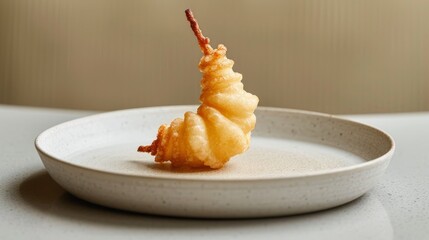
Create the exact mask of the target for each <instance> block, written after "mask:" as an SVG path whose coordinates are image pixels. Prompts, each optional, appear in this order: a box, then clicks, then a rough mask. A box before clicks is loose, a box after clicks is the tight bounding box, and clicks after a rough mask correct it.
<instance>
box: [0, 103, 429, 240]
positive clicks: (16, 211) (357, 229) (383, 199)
mask: <svg viewBox="0 0 429 240" xmlns="http://www.w3.org/2000/svg"><path fill="white" fill-rule="evenodd" d="M88 114H91V113H90V112H83V111H68V110H58V109H43V108H29V107H17V106H7V105H0V166H1V168H0V184H1V185H0V186H1V188H0V204H1V205H0V239H2V240H3V239H78V240H83V239H143V238H145V239H175V240H177V239H219V238H221V239H248V240H251V239H262V238H266V239H286V238H287V239H429V112H425V113H401V114H373V115H359V116H347V118H350V119H352V120H356V121H360V122H363V123H367V124H370V125H373V126H375V127H378V128H380V129H382V130H384V131H386V132H388V133H389V134H391V135H392V136H393V138H394V139H395V141H396V145H397V148H396V153H395V155H394V157H393V159H392V161H391V164H390V166H389V168H388V170H387V172H386V174H385V175H384V177H383V179H382V181H381V182H380V183H379V184H378V185H377V186H376V187H375V188H374V189H373V190H372V191H370V192H369V193H367V194H365V195H364V196H363V197H361V198H359V199H358V200H356V201H353V202H351V203H349V204H346V205H344V206H341V207H338V208H334V209H331V210H327V211H322V212H318V213H312V214H305V215H299V216H292V217H281V218H267V219H253V220H200V219H180V218H166V217H158V216H151V215H143V214H135V213H129V212H123V211H118V210H112V209H108V208H104V207H99V206H97V205H93V204H90V203H87V202H84V201H82V200H80V199H77V198H75V197H73V196H72V195H70V194H68V193H66V192H65V191H64V190H63V189H62V188H61V187H59V186H58V185H57V184H56V183H55V182H54V181H53V180H52V179H51V178H50V177H49V175H48V174H47V172H46V171H45V170H44V167H43V164H42V162H41V161H40V159H39V156H38V155H37V153H36V150H35V148H34V144H33V141H34V138H35V137H36V136H37V135H38V134H39V133H40V132H42V131H43V130H45V129H47V128H49V127H51V126H53V125H56V124H57V123H61V122H64V121H67V120H70V119H74V118H78V117H82V116H85V115H88Z"/></svg>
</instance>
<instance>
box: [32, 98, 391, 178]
mask: <svg viewBox="0 0 429 240" xmlns="http://www.w3.org/2000/svg"><path fill="white" fill-rule="evenodd" d="M171 108H173V109H175V110H178V109H183V112H185V111H189V110H190V109H191V108H192V109H196V108H197V106H196V105H172V106H159V107H144V108H130V109H123V110H116V111H110V112H103V113H98V114H93V115H90V116H86V117H81V118H77V119H74V120H70V121H66V122H64V123H60V124H58V125H55V126H53V127H51V128H48V129H46V130H45V131H43V132H41V133H40V134H39V135H38V136H37V137H36V139H35V140H34V145H35V148H36V150H37V151H38V152H39V154H43V155H46V156H47V157H49V158H50V159H52V160H55V161H57V162H59V163H61V164H64V165H67V166H69V167H73V168H78V169H81V170H86V171H92V172H94V173H98V174H106V175H113V176H121V177H133V178H137V179H157V180H173V181H175V180H180V181H182V180H185V181H207V182H231V181H233V182H239V181H243V182H248V181H258V182H259V181H263V180H270V181H271V180H287V179H290V180H292V179H301V178H310V177H323V176H328V175H335V174H339V173H347V172H352V171H356V170H365V169H368V168H371V167H373V166H376V165H378V164H381V163H382V162H384V161H388V160H389V159H390V158H391V157H392V156H393V154H394V151H395V146H396V145H395V141H394V140H393V138H392V137H391V136H390V135H389V134H388V133H386V132H384V131H382V130H380V129H378V128H376V127H373V126H370V125H368V124H363V123H359V122H356V121H352V120H349V119H345V118H342V117H338V116H335V115H331V114H326V113H320V112H313V111H306V110H298V109H289V108H276V107H258V108H257V110H256V111H257V112H259V111H268V112H287V113H296V114H306V115H313V116H319V117H325V118H331V119H335V120H337V121H342V122H348V123H352V124H355V125H359V126H360V127H365V128H369V129H371V130H373V131H375V132H376V133H377V134H380V135H382V136H383V138H384V139H385V140H386V141H388V143H389V145H390V148H389V150H388V151H387V152H385V153H384V154H383V155H381V156H380V157H378V158H375V159H370V160H367V161H365V162H363V163H359V164H354V165H351V166H347V167H339V168H334V169H327V170H317V171H312V172H309V173H304V174H303V173H297V174H288V175H285V176H258V177H249V178H237V179H234V178H228V179H224V178H213V177H211V178H210V179H206V178H203V177H201V176H193V175H190V176H183V175H180V176H178V177H173V176H145V175H137V174H124V173H118V172H111V171H105V170H100V169H96V168H90V167H84V166H81V165H79V164H74V163H71V162H70V161H67V160H64V159H61V158H58V157H55V156H53V155H52V154H49V153H48V152H46V151H45V150H44V149H43V144H42V143H41V141H42V140H43V137H44V135H45V134H47V133H49V132H50V131H53V130H54V129H55V128H60V127H66V126H68V125H74V124H78V123H79V122H81V121H89V120H94V119H97V118H102V117H104V116H106V115H112V114H123V113H126V112H132V111H144V110H146V111H151V110H153V111H156V110H164V111H165V110H167V109H171Z"/></svg>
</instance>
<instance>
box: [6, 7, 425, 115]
mask: <svg viewBox="0 0 429 240" xmlns="http://www.w3.org/2000/svg"><path fill="white" fill-rule="evenodd" d="M186 8H191V9H192V10H193V12H194V14H195V16H196V18H197V20H198V21H199V24H200V26H201V28H202V30H203V33H204V34H205V35H206V36H208V37H210V39H211V41H212V45H213V46H217V44H219V43H223V44H225V45H226V46H227V48H228V54H227V56H228V58H230V59H233V60H234V61H235V63H236V64H235V66H234V70H235V71H237V72H240V73H242V74H243V76H244V78H243V83H244V85H245V89H246V90H247V91H248V92H251V93H254V94H256V95H258V96H259V98H260V105H261V106H274V107H285V108H298V109H306V110H314V111H321V112H329V113H346V114H350V113H373V112H408V111H428V110H429V67H428V63H429V1H423V0H422V1H419V0H410V1H403V0H402V1H401V0H389V1H388V0H362V1H356V0H336V1H301V0H293V1H283V0H267V1H251V0H247V1H227V0H224V1H197V0H195V1H162V0H161V1H160V0H151V1H140V0H135V1H128V0H127V1H120V0H89V1H88V0H73V1H71V0H69V1H60V0H43V1H40V0H33V1H24V0H16V1H14V0H1V1H0V104H15V105H29V106H43V107H55V108H70V109H89V110H114V109H121V108H133V107H146V106H160V105H179V104H198V96H199V93H200V88H199V81H200V78H201V76H200V73H199V71H198V69H197V64H198V62H199V59H200V57H201V52H200V50H199V48H198V45H197V42H196V39H195V37H194V35H193V34H192V32H191V30H190V28H189V24H188V22H187V21H186V18H185V14H184V10H185V9H186Z"/></svg>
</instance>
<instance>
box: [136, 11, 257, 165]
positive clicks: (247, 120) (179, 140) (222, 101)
mask: <svg viewBox="0 0 429 240" xmlns="http://www.w3.org/2000/svg"><path fill="white" fill-rule="evenodd" d="M185 13H186V17H187V19H188V21H189V22H190V24H191V28H192V30H193V32H194V34H195V36H196V37H197V39H198V43H199V45H200V48H201V51H202V52H203V54H204V55H203V57H202V58H201V60H200V63H199V69H200V71H201V72H202V75H203V77H202V79H201V87H202V90H201V95H200V102H201V105H200V106H199V108H198V110H197V113H193V112H186V113H185V116H184V118H183V119H181V118H177V119H174V120H173V121H172V122H171V123H170V125H168V126H167V125H162V126H161V127H160V128H159V129H158V136H157V138H156V140H155V141H153V142H152V144H151V145H149V146H140V147H139V148H138V151H139V152H148V153H150V154H152V155H154V156H155V161H156V162H171V164H172V165H173V166H178V167H179V166H188V167H203V166H208V167H210V168H221V167H222V166H223V165H224V164H225V163H226V162H227V161H228V160H229V159H230V158H231V157H233V156H235V155H237V154H240V153H242V152H244V151H246V150H247V148H248V147H249V144H250V133H251V131H252V130H253V129H254V127H255V123H256V117H255V115H254V111H255V109H256V107H257V105H258V102H259V99H258V97H256V96H255V95H253V94H250V93H248V92H246V91H244V89H243V84H242V82H241V79H242V75H241V74H240V73H236V72H234V71H233V70H232V67H233V65H234V61H232V60H230V59H228V58H227V57H226V51H227V49H226V47H225V46H224V45H222V44H220V45H219V46H218V47H217V48H216V49H213V48H212V47H211V46H210V40H209V39H208V38H206V37H204V36H203V34H202V32H201V30H200V28H199V26H198V23H197V21H196V20H195V18H194V16H193V14H192V12H191V10H189V9H188V10H186V11H185Z"/></svg>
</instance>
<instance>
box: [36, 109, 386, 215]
mask: <svg viewBox="0 0 429 240" xmlns="http://www.w3.org/2000/svg"><path fill="white" fill-rule="evenodd" d="M195 109H196V107H195V106H171V107H155V108H141V109H130V110H122V111H115V112H109V113H103V114H97V115H93V116H89V117H85V118H81V119H77V120H73V121H70V122H66V123H63V124H60V125H57V126H55V127H52V128H50V129H48V130H46V131H44V132H43V133H41V134H40V135H39V136H38V137H37V139H36V143H35V144H36V148H37V150H38V152H39V155H40V157H41V159H42V161H43V163H44V165H45V167H46V169H47V171H48V172H49V174H50V175H51V176H52V178H53V179H54V180H55V181H57V182H58V183H59V184H60V185H61V186H62V187H64V188H65V189H66V190H67V191H69V192H70V193H72V194H74V195H75V196H77V197H79V198H82V199H85V200H87V201H90V202H93V203H96V204H100V205H104V206H108V207H112V208H118V209H124V210H130V211H136V212H142V213H151V214H160V215H169V216H184V217H204V218H243V217H266V216H280V215H289V214H298V213H305V212H311V211H317V210H322V209H327V208H331V207H335V206H338V205H341V204H344V203H347V202H349V201H352V200H353V199H356V198H358V197H359V196H361V195H363V194H364V193H365V192H367V191H368V190H369V189H371V188H372V187H374V185H375V184H376V183H377V181H378V180H379V179H380V177H381V176H382V174H383V172H384V170H385V169H386V167H387V166H388V164H389V160H390V158H391V157H392V155H393V151H394V142H393V140H392V138H391V137H389V136H388V135H387V134H386V133H384V132H382V131H380V130H377V129H375V128H373V127H369V126H366V125H363V124H360V123H356V122H352V121H348V120H344V119H341V118H337V117H334V116H330V115H326V114H320V113H314V112H306V111H298V110H288V109H276V108H263V107H261V108H258V109H257V111H256V116H257V124H256V129H255V130H254V131H253V133H252V143H251V146H250V149H249V150H248V151H247V152H245V153H244V154H241V155H239V156H236V157H234V158H232V159H231V160H230V161H229V162H228V163H227V165H226V166H225V167H224V168H222V169H219V170H207V171H202V172H201V171H192V170H176V169H172V168H170V167H169V165H168V164H164V165H161V164H155V163H154V162H153V156H150V155H148V154H144V153H138V152H137V151H136V149H137V147H138V146H139V145H142V144H150V143H151V141H152V140H153V138H154V137H155V136H156V131H157V129H158V127H159V125H160V124H163V123H170V121H171V120H173V119H174V118H176V117H182V116H183V113H184V112H186V111H195Z"/></svg>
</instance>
